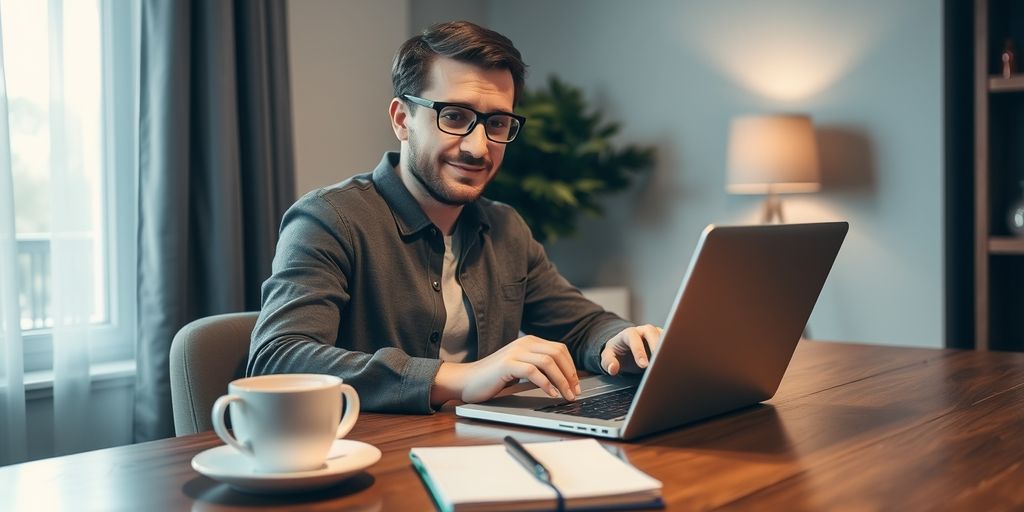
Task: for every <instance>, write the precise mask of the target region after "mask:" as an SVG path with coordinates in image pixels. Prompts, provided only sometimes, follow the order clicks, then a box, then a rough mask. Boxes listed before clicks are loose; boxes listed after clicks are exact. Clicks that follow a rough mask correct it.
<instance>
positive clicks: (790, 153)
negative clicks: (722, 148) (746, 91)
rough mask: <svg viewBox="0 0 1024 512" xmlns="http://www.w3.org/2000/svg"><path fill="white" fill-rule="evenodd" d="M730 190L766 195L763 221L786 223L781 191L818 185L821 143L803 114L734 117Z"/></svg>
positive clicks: (729, 173) (730, 137)
mask: <svg viewBox="0 0 1024 512" xmlns="http://www.w3.org/2000/svg"><path fill="white" fill-rule="evenodd" d="M726 176H727V178H726V186H725V188H726V190H727V191H729V193H732V194H766V195H767V196H768V197H767V198H765V205H764V217H763V221H764V222H765V223H771V222H773V221H776V220H777V221H778V222H785V220H784V219H783V216H782V201H781V199H779V197H778V194H790V193H801V192H816V191H817V190H818V189H819V188H820V186H821V185H820V183H821V179H820V170H819V163H818V145H817V142H816V140H815V137H814V126H813V125H812V124H811V118H810V117H808V116H805V115H771V116H744V117H738V118H736V119H734V120H733V121H732V126H731V128H730V130H729V155H728V164H727V173H726Z"/></svg>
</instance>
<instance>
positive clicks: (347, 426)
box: [334, 384, 359, 439]
mask: <svg viewBox="0 0 1024 512" xmlns="http://www.w3.org/2000/svg"><path fill="white" fill-rule="evenodd" d="M341 394H342V395H344V396H345V412H343V413H342V417H343V419H342V420H341V425H338V433H337V434H335V436H334V437H335V438H337V439H341V438H343V437H345V434H348V433H349V431H350V430H352V427H354V426H356V420H357V419H359V394H358V393H356V388H354V387H352V386H349V385H348V384H342V385H341Z"/></svg>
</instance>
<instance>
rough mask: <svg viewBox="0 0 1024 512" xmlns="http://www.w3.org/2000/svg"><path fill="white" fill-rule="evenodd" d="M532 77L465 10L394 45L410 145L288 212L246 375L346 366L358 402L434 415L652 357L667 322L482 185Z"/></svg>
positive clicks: (560, 389)
mask: <svg viewBox="0 0 1024 512" xmlns="http://www.w3.org/2000/svg"><path fill="white" fill-rule="evenodd" d="M524 72H525V65H524V64H523V62H522V60H521V57H520V54H519V51H518V50H516V48H515V47H514V46H513V45H512V42H511V41H509V40H508V39H507V38H506V37H504V36H502V35H500V34H498V33H496V32H493V31H491V30H487V29H484V28H481V27H479V26H477V25H474V24H472V23H468V22H453V23H444V24H440V25H435V26H433V27H431V28H429V29H428V30H427V31H425V32H424V33H423V35H421V36H417V37H413V38H412V39H410V40H409V41H407V42H406V43H405V44H404V45H403V46H402V47H401V48H400V49H399V51H398V53H397V54H396V56H395V60H394V63H393V65H392V82H393V84H394V94H395V97H394V99H392V100H391V105H390V109H389V114H390V117H391V126H392V128H393V129H394V132H395V136H396V137H398V140H399V141H400V142H401V152H400V153H387V154H385V155H384V158H383V159H382V160H381V162H380V164H379V165H378V166H377V168H376V169H375V170H374V171H373V172H372V173H368V174H362V175H357V176H354V177H353V178H351V179H349V180H346V181H344V182H342V183H339V184H337V185H334V186H331V187H327V188H323V189H320V190H315V191H313V192H310V193H309V194H306V195H305V196H304V197H302V198H301V199H299V200H298V201H297V202H296V203H295V204H294V205H293V206H292V207H291V208H290V209H289V210H288V212H287V213H286V214H285V216H284V219H283V221H282V226H281V237H280V240H279V242H278V246H277V254H276V256H275V258H274V267H273V275H272V276H271V277H270V278H269V279H268V280H267V281H266V283H264V285H263V308H262V311H261V312H260V318H259V321H258V322H257V324H256V328H255V330H254V332H253V335H252V347H251V349H250V353H249V363H248V367H247V373H248V374H249V375H257V374H267V373H285V372H313V373H328V374H332V375H338V376H340V377H342V378H343V379H344V380H345V381H346V382H347V383H349V384H351V385H352V386H354V387H355V388H356V390H358V392H359V394H360V397H361V401H362V404H363V407H364V409H366V410H376V411H389V412H414V413H428V412H432V411H434V410H435V409H436V408H437V407H439V406H440V405H441V404H443V403H445V402H446V401H448V400H453V399H455V400H462V401H465V402H479V401H483V400H487V399H489V398H491V397H492V396H494V395H495V394H497V393H498V392H499V391H501V390H502V388H504V387H505V386H507V385H508V384H510V383H513V382H516V381H518V380H519V379H522V378H525V379H529V381H530V382H532V383H534V384H536V385H537V386H538V387H540V388H541V389H543V390H545V391H546V392H547V393H548V394H549V395H551V396H552V397H556V396H559V395H561V396H562V397H564V398H566V399H568V400H574V399H575V397H576V395H577V394H579V393H580V388H579V377H578V376H577V373H576V368H577V367H582V368H586V369H587V370H590V371H592V372H601V371H604V372H607V373H609V374H613V375H614V374H617V373H618V372H619V371H629V372H639V371H642V369H643V368H645V367H646V366H647V362H648V361H647V352H646V350H645V343H646V345H647V346H648V347H650V348H653V347H654V346H656V344H657V343H658V341H659V338H660V331H659V329H658V328H656V327H654V326H650V325H644V326H640V327H636V326H633V325H632V324H630V323H629V322H627V321H625V320H623V319H621V318H619V317H617V316H616V315H614V314H611V313H608V312H605V311H604V310H603V309H601V307H599V306H597V305H595V304H593V303H592V302H590V301H588V300H586V299H585V298H583V296H582V295H581V294H580V293H579V291H578V290H576V289H575V288H573V287H572V285H570V284H569V283H568V282H567V281H566V280H565V279H564V278H563V277H562V276H561V275H560V274H559V273H558V272H557V270H556V269H555V268H554V266H553V265H552V264H551V263H550V262H549V261H548V259H547V257H546V256H545V254H544V249H543V248H542V247H541V245H540V244H538V243H537V242H536V241H534V240H533V238H532V237H531V235H530V231H529V228H528V227H527V226H526V224H525V223H524V222H523V220H522V218H521V217H520V216H519V215H518V214H517V213H516V212H515V211H514V210H513V209H512V208H510V207H509V206H507V205H504V204H500V203H495V202H492V201H489V200H487V199H484V198H482V197H481V194H482V193H483V191H484V188H485V187H486V185H487V183H488V182H490V181H491V179H493V178H494V176H495V174H496V173H497V172H498V168H499V167H500V165H501V161H502V158H503V157H504V154H505V145H506V144H508V143H514V139H515V137H516V135H517V134H518V129H519V127H520V126H521V125H522V124H523V123H524V122H525V120H524V119H523V118H521V117H519V116H516V115H515V114H513V113H512V112H513V106H514V104H515V100H516V99H517V98H518V96H519V94H520V91H521V90H522V87H523V77H524ZM520 330H522V332H525V333H528V334H529V335H527V336H524V337H518V334H519V332H520Z"/></svg>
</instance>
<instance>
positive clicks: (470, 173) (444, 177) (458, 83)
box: [407, 57, 514, 205]
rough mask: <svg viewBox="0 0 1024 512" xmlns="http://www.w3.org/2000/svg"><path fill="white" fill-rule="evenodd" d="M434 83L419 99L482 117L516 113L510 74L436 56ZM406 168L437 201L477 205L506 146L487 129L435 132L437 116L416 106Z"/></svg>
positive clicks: (410, 122) (409, 122) (409, 121)
mask: <svg viewBox="0 0 1024 512" xmlns="http://www.w3.org/2000/svg"><path fill="white" fill-rule="evenodd" d="M428 83H429V84H430V85H429V86H428V87H427V88H426V89H424V90H423V91H421V92H420V94H418V96H420V97H422V98H425V99H428V100H431V101H444V102H449V103H459V104H464V105H466V106H468V107H471V108H473V109H475V110H477V111H479V112H494V111H498V110H501V111H505V112H511V111H512V104H513V98H514V86H513V83H512V74H511V73H510V72H509V71H508V70H489V69H482V68H479V67H477V66H474V65H472V64H466V63H463V62H459V61H455V60H452V59H448V58H444V57H438V58H437V59H435V60H434V62H433V64H432V65H431V67H430V78H429V81H428ZM407 127H408V140H407V143H408V155H407V158H408V165H409V171H410V172H411V173H412V175H413V177H415V178H416V181H418V182H419V183H420V185H422V186H423V188H424V189H425V191H426V192H427V193H428V194H430V196H431V197H433V198H434V199H435V200H437V201H438V202H441V203H443V204H447V205H463V204H467V203H471V202H473V201H475V200H476V199H477V198H479V197H480V195H481V194H482V193H483V191H484V188H485V187H486V186H487V184H488V183H489V182H490V181H491V180H492V179H493V178H494V176H495V174H497V172H498V167H499V166H501V161H502V159H503V158H504V157H505V145H504V144H500V143H497V142H492V141H491V140H489V139H488V138H487V136H486V134H485V133H484V127H483V125H482V124H479V125H477V126H475V127H473V131H472V132H470V133H469V134H468V135H464V136H458V135H451V134H448V133H445V132H442V131H441V130H439V129H438V128H437V112H436V111H434V110H432V109H429V108H426V107H422V106H417V107H416V109H415V112H414V113H413V114H412V115H411V116H409V117H407Z"/></svg>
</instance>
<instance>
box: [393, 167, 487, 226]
mask: <svg viewBox="0 0 1024 512" xmlns="http://www.w3.org/2000/svg"><path fill="white" fill-rule="evenodd" d="M398 161H399V154H398V152H395V151H388V152H386V153H384V157H383V158H381V160H380V163H379V164H377V167H376V168H375V169H374V170H373V183H374V184H375V185H376V186H377V190H378V191H379V192H380V195H381V197H383V198H384V201H385V202H387V203H388V206H389V207H390V208H391V212H392V213H393V214H394V216H395V221H396V222H397V224H398V230H399V232H400V233H401V234H402V235H403V236H407V235H411V234H414V233H417V232H419V231H422V230H424V229H427V228H431V227H434V223H433V222H431V221H430V217H427V214H426V213H424V212H423V208H421V207H420V204H419V203H418V202H416V198H415V197H413V196H412V193H411V192H409V189H407V188H405V183H402V178H401V177H399V175H398V170H397V169H398ZM460 225H461V226H465V227H467V228H477V229H473V230H472V231H477V230H479V231H483V230H484V229H486V228H489V227H490V219H489V218H488V216H487V212H485V211H484V210H483V208H481V207H480V200H477V201H473V202H472V203H469V204H467V205H466V206H465V207H463V209H462V213H461V214H460V215H459V222H458V224H457V225H456V226H457V227H456V231H459V228H458V226H460ZM472 231H469V232H472Z"/></svg>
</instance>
